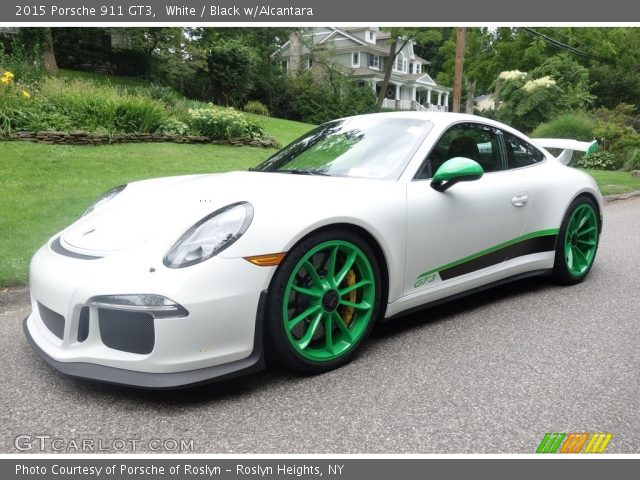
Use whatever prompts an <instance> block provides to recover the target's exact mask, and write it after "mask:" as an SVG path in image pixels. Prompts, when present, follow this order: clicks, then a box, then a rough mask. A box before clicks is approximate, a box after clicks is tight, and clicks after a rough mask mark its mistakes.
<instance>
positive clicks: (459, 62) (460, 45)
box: [453, 27, 466, 113]
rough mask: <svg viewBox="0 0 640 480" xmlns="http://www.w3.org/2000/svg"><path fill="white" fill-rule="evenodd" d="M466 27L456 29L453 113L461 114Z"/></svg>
mask: <svg viewBox="0 0 640 480" xmlns="http://www.w3.org/2000/svg"><path fill="white" fill-rule="evenodd" d="M465 30H466V29H465V27H458V28H456V64H455V72H454V76H453V111H454V112H456V113H460V100H461V98H462V69H463V66H464V34H465Z"/></svg>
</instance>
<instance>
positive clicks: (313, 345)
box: [267, 231, 380, 373]
mask: <svg viewBox="0 0 640 480" xmlns="http://www.w3.org/2000/svg"><path fill="white" fill-rule="evenodd" d="M379 278H380V275H379V270H378V265H377V262H376V258H375V255H374V254H373V252H372V250H371V248H370V247H369V246H368V245H367V244H366V243H365V242H364V241H363V240H362V239H361V238H360V237H359V236H357V235H354V234H353V233H351V232H337V231H335V232H321V233H319V234H316V235H313V236H311V237H309V238H307V239H306V240H304V241H302V242H301V243H300V244H299V245H298V246H296V247H295V248H294V249H293V250H292V251H291V252H290V253H289V255H287V258H286V259H285V261H284V262H283V264H282V265H281V267H280V269H279V270H278V271H277V272H276V275H275V277H274V280H273V283H272V287H271V289H270V292H269V293H270V299H269V305H268V323H267V334H268V346H270V347H271V349H272V350H273V353H274V354H275V356H276V357H277V359H278V360H280V361H281V363H283V364H285V365H286V366H289V367H292V368H294V369H296V370H299V371H303V372H309V373H311V372H322V371H326V370H330V369H332V368H336V367H338V366H340V365H342V364H344V363H346V362H347V361H348V360H349V358H350V357H351V355H352V354H353V352H354V351H355V350H356V348H357V347H358V345H360V344H361V343H362V341H363V340H364V339H365V338H366V337H367V336H368V334H369V332H370V330H371V327H372V326H373V324H374V323H375V319H376V316H377V314H378V309H379V304H380V280H379Z"/></svg>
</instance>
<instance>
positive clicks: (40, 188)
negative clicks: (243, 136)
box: [0, 119, 640, 287]
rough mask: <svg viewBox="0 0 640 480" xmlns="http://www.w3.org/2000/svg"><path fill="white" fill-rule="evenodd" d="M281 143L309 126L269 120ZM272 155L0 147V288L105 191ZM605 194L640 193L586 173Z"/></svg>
mask: <svg viewBox="0 0 640 480" xmlns="http://www.w3.org/2000/svg"><path fill="white" fill-rule="evenodd" d="M266 120H267V130H268V132H269V134H270V135H273V136H275V137H276V138H278V139H279V140H280V141H281V142H282V143H286V142H288V141H289V140H291V139H293V138H296V137H298V136H299V135H301V134H302V133H304V132H305V131H306V130H308V129H309V128H311V125H305V124H300V123H295V122H286V121H282V120H278V119H266ZM273 152H274V151H273V150H267V149H261V148H250V147H230V146H217V145H182V144H173V143H146V144H125V145H105V146H99V147H90V146H83V147H70V146H60V145H43V144H33V143H27V142H0V192H2V195H0V232H2V234H1V235H0V287H7V286H12V285H22V284H25V283H26V282H27V269H28V264H29V259H30V258H31V256H32V255H33V253H34V252H35V251H36V249H37V248H39V247H40V245H42V244H43V243H44V242H45V241H46V240H47V239H48V238H49V237H50V236H51V235H53V234H54V233H55V232H57V231H59V230H60V229H62V228H64V227H65V226H67V225H68V224H69V223H71V222H73V221H74V220H75V219H76V218H78V216H79V215H80V214H81V213H82V212H83V211H84V210H85V208H86V207H87V206H88V205H89V204H90V203H91V202H92V201H93V200H94V199H95V198H96V197H97V196H98V195H99V194H100V193H102V192H104V191H105V190H107V189H109V188H111V187H113V186H115V185H120V184H122V183H127V182H130V181H133V180H140V179H145V178H152V177H161V176H168V175H180V174H185V173H206V172H221V171H228V170H245V169H247V168H249V167H251V166H254V165H256V164H258V163H259V162H261V161H262V160H264V159H266V158H267V157H268V156H269V155H271V154H272V153H273ZM589 173H590V174H592V175H593V176H594V177H595V178H596V180H597V181H598V183H599V185H600V188H601V189H602V190H603V193H605V194H611V193H621V192H623V191H631V190H640V179H638V178H633V177H631V175H630V174H629V173H627V172H601V171H589Z"/></svg>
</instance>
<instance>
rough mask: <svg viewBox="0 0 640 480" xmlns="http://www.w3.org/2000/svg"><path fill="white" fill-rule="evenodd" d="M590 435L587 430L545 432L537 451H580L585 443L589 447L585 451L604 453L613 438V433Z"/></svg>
mask: <svg viewBox="0 0 640 480" xmlns="http://www.w3.org/2000/svg"><path fill="white" fill-rule="evenodd" d="M590 435H591V434H589V433H585V432H574V433H569V434H566V433H545V435H544V437H543V438H542V441H541V442H540V445H538V448H537V449H536V453H580V452H581V451H582V447H584V445H585V443H586V445H587V447H586V448H585V449H584V452H583V453H603V452H604V451H605V449H606V448H607V445H609V442H610V441H611V438H613V434H611V433H594V434H593V435H591V438H589V436H590ZM587 439H588V440H589V442H588V443H587ZM563 440H564V443H563ZM560 445H562V447H560ZM558 449H560V450H559V451H558Z"/></svg>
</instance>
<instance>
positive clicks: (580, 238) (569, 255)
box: [553, 196, 600, 285]
mask: <svg viewBox="0 0 640 480" xmlns="http://www.w3.org/2000/svg"><path fill="white" fill-rule="evenodd" d="M596 212H597V208H596V205H595V202H594V201H593V200H592V199H591V197H586V196H580V197H578V198H576V199H575V200H574V201H573V202H572V203H571V205H569V208H568V209H567V213H566V214H565V216H564V219H563V220H562V226H561V227H560V233H559V235H558V241H557V245H556V257H555V263H554V268H553V277H554V278H555V279H556V280H557V281H559V282H560V283H564V284H567V285H573V284H576V283H579V282H581V281H582V280H584V279H585V277H586V276H587V274H588V273H589V270H591V266H592V265H593V260H594V259H595V257H596V251H597V250H598V240H599V233H600V226H599V223H598V216H597V213H596Z"/></svg>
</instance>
